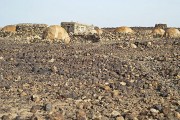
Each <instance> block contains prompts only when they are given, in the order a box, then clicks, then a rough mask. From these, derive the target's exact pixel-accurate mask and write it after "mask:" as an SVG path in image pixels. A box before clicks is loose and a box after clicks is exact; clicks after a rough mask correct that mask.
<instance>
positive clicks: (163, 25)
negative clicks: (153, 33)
mask: <svg viewBox="0 0 180 120" xmlns="http://www.w3.org/2000/svg"><path fill="white" fill-rule="evenodd" d="M155 28H160V29H166V28H167V24H155Z"/></svg>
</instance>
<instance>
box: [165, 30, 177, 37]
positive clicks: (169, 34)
mask: <svg viewBox="0 0 180 120" xmlns="http://www.w3.org/2000/svg"><path fill="white" fill-rule="evenodd" d="M165 37H167V38H179V37H180V31H179V30H178V29H176V28H169V29H167V30H166V32H165Z"/></svg>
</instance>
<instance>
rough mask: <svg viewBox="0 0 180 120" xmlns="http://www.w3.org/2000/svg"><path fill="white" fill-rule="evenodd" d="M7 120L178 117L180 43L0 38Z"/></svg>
mask: <svg viewBox="0 0 180 120" xmlns="http://www.w3.org/2000/svg"><path fill="white" fill-rule="evenodd" d="M0 118H1V119H2V120H12V119H14V120H91V119H93V120H179V119H180V40H165V39H152V40H134V41H127V40H121V41H111V42H110V43H109V42H104V43H102V42H95V43H90V42H87V43H86V42H85V43H71V44H70V45H62V44H59V43H51V44H49V43H17V42H14V41H13V40H10V39H3V38H0Z"/></svg>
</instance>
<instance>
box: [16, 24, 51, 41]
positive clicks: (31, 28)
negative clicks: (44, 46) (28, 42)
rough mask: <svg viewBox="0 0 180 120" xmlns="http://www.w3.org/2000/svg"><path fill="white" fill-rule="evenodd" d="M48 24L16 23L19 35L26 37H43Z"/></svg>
mask: <svg viewBox="0 0 180 120" xmlns="http://www.w3.org/2000/svg"><path fill="white" fill-rule="evenodd" d="M47 27H48V25H46V24H18V25H16V29H17V30H16V31H17V37H19V38H24V39H28V38H29V39H30V38H31V39H32V38H40V39H41V38H42V35H43V31H44V30H45V29H46V28H47Z"/></svg>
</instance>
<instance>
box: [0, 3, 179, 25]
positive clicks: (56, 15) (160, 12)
mask: <svg viewBox="0 0 180 120" xmlns="http://www.w3.org/2000/svg"><path fill="white" fill-rule="evenodd" d="M70 21H73V22H79V23H84V24H89V25H92V24H93V25H95V26H99V27H117V26H130V27H132V26H146V27H148V26H154V25H155V24H156V23H165V24H167V25H168V26H171V27H180V0H0V26H1V27H3V26H5V25H11V24H18V23H42V24H48V25H55V24H56V25H57V24H60V23H61V22H70Z"/></svg>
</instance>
